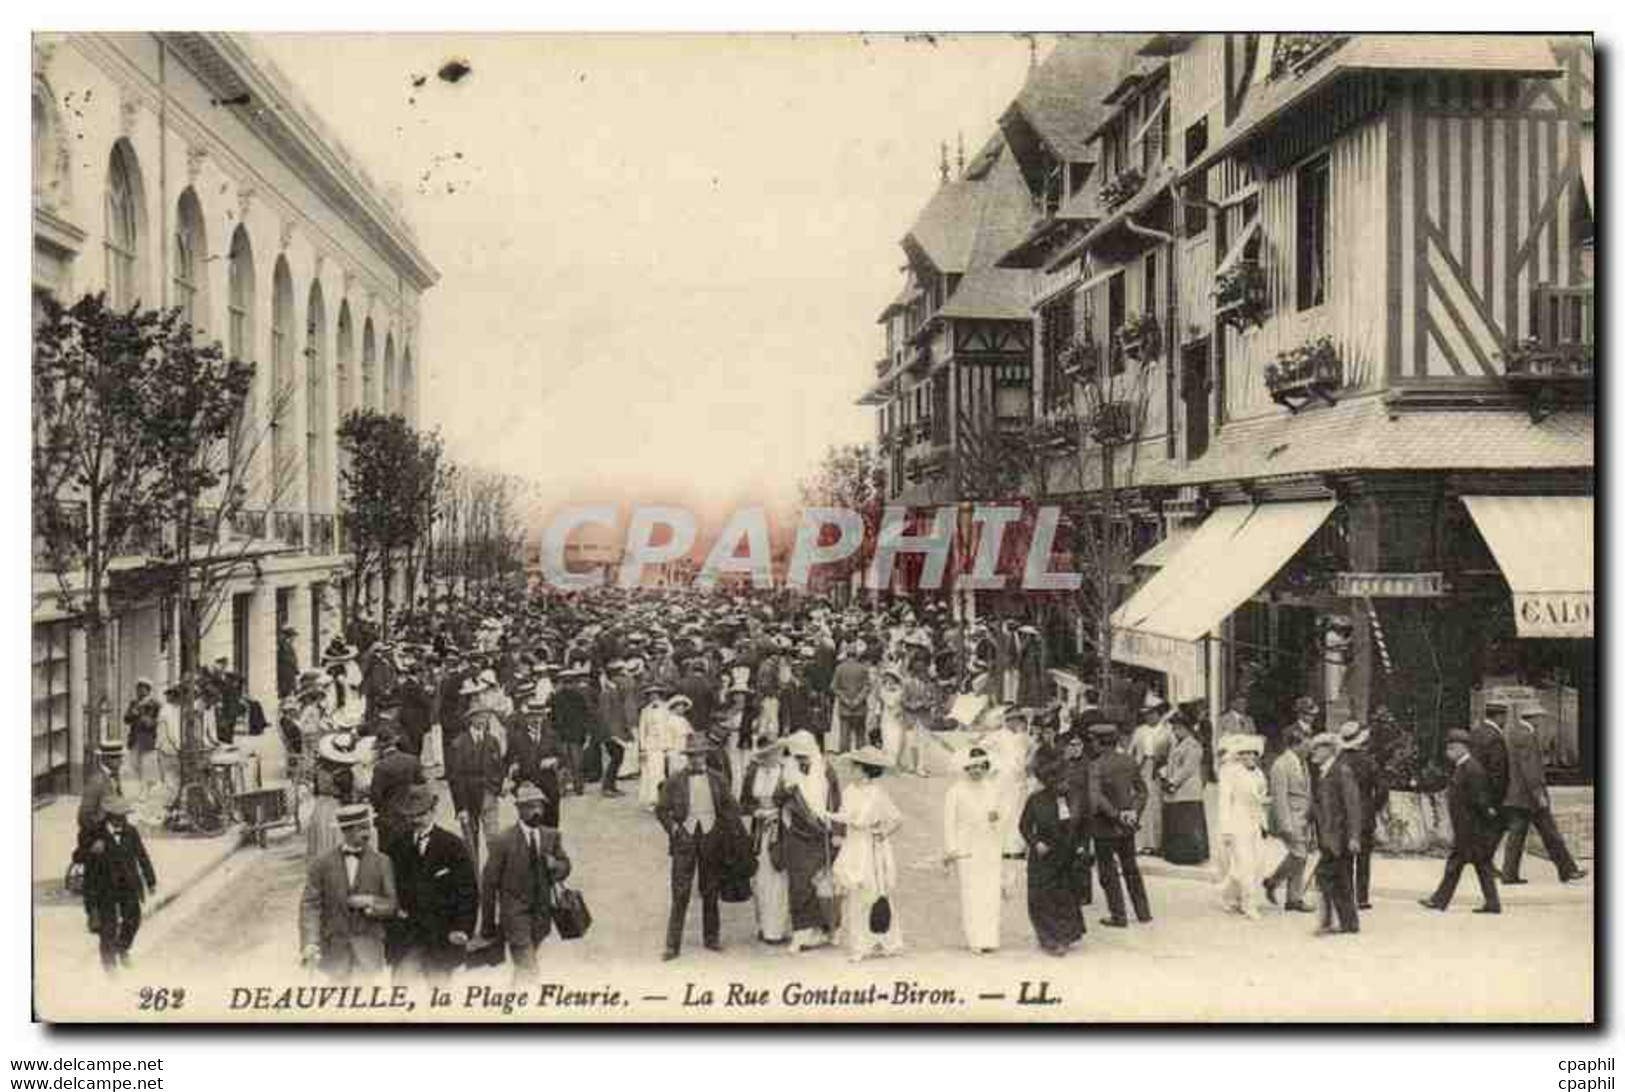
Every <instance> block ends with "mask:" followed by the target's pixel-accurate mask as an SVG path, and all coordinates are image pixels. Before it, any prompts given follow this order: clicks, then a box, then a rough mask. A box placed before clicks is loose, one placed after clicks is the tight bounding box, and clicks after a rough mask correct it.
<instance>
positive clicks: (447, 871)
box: [385, 785, 480, 984]
mask: <svg viewBox="0 0 1625 1092" xmlns="http://www.w3.org/2000/svg"><path fill="white" fill-rule="evenodd" d="M435 803H436V801H435V794H434V790H433V789H431V788H429V786H427V785H412V786H409V787H408V788H407V789H406V791H405V792H404V793H403V794H402V797H401V800H400V802H399V804H398V805H397V807H398V810H399V813H400V814H401V816H402V817H403V819H404V821H405V822H406V823H407V824H409V826H408V828H407V830H405V831H404V832H402V833H401V834H400V836H399V837H397V838H396V839H395V841H394V842H392V843H391V844H390V845H388V846H386V847H385V849H386V850H387V851H388V853H389V858H390V862H391V863H392V864H393V865H394V866H395V883H396V888H397V892H398V895H399V902H400V917H399V920H398V921H397V922H396V923H395V929H394V931H395V934H396V936H395V938H394V943H393V945H392V947H394V949H395V955H396V957H397V970H396V973H397V974H398V975H402V976H407V977H409V976H411V975H413V974H414V973H416V974H421V975H422V976H423V978H424V979H425V980H427V981H428V982H430V983H434V984H439V983H444V982H445V981H446V979H447V978H449V977H450V976H451V972H452V971H453V970H455V969H456V968H457V967H458V966H460V965H461V963H462V961H463V952H464V949H465V948H466V947H467V946H468V941H469V938H470V937H472V936H473V935H474V925H475V922H476V921H477V920H478V917H479V912H480V888H479V881H478V880H477V879H476V877H475V874H474V858H473V857H472V856H470V855H469V852H468V847H467V846H466V845H464V844H463V840H462V839H461V838H459V837H457V835H455V834H453V833H451V832H450V831H449V830H444V829H442V828H440V827H438V826H436V825H435V821H434V812H435Z"/></svg>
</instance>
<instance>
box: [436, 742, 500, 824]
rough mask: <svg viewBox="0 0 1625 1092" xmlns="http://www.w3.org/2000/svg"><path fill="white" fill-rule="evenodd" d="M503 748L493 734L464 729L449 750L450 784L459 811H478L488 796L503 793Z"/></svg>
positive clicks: (447, 760) (447, 773) (447, 774)
mask: <svg viewBox="0 0 1625 1092" xmlns="http://www.w3.org/2000/svg"><path fill="white" fill-rule="evenodd" d="M506 773H507V771H506V770H505V769H504V768H503V761H502V747H501V745H500V744H498V743H497V741H496V740H495V739H493V738H492V737H491V736H490V734H489V733H486V734H483V735H482V736H481V737H480V738H479V739H477V740H476V739H475V737H474V733H473V732H464V733H463V734H462V735H460V736H458V737H457V738H456V739H455V740H453V741H452V744H451V746H450V747H449V748H447V750H446V784H447V785H448V786H449V787H450V788H451V804H452V807H453V808H454V809H456V810H457V811H466V812H472V813H474V814H478V813H479V811H480V807H481V805H483V804H484V802H485V800H486V798H487V797H491V798H495V797H498V796H501V795H502V781H503V778H504V775H505V774H506Z"/></svg>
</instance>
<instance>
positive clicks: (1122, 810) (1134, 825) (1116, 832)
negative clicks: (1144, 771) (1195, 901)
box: [1089, 721, 1151, 929]
mask: <svg viewBox="0 0 1625 1092" xmlns="http://www.w3.org/2000/svg"><path fill="white" fill-rule="evenodd" d="M1089 736H1090V738H1091V739H1092V740H1093V742H1094V746H1095V759H1094V762H1093V764H1092V765H1093V771H1092V772H1093V775H1094V781H1093V785H1094V790H1095V791H1094V814H1093V822H1092V824H1091V825H1092V827H1093V830H1094V836H1095V866H1096V868H1098V869H1099V871H1100V886H1101V889H1102V890H1103V891H1104V892H1105V894H1106V907H1107V909H1108V911H1109V912H1110V913H1111V917H1109V918H1104V919H1102V921H1101V924H1102V925H1109V926H1111V927H1112V928H1114V929H1122V928H1124V927H1126V926H1127V925H1128V914H1127V912H1126V908H1125V907H1124V905H1123V888H1124V886H1125V885H1126V886H1127V888H1128V897H1129V902H1131V903H1133V905H1134V916H1135V917H1136V918H1137V919H1139V920H1140V921H1141V922H1149V921H1150V920H1151V900H1150V898H1149V897H1148V896H1147V895H1146V891H1145V878H1144V877H1143V876H1141V875H1140V865H1139V862H1138V861H1137V860H1136V859H1135V852H1134V832H1135V831H1136V830H1138V829H1139V826H1140V812H1141V810H1142V809H1144V807H1145V801H1146V787H1145V780H1144V779H1143V778H1142V777H1141V776H1140V770H1139V767H1138V766H1137V765H1136V764H1135V762H1134V760H1133V759H1132V758H1130V757H1129V756H1128V754H1127V753H1126V752H1125V751H1124V750H1123V747H1122V736H1121V734H1120V733H1119V732H1118V730H1117V725H1116V724H1113V723H1111V722H1110V721H1097V722H1096V723H1094V724H1091V725H1090V726H1089Z"/></svg>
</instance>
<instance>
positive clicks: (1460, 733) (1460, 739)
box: [1444, 728, 1473, 747]
mask: <svg viewBox="0 0 1625 1092" xmlns="http://www.w3.org/2000/svg"><path fill="white" fill-rule="evenodd" d="M1444 741H1445V742H1446V743H1459V744H1461V745H1462V746H1463V747H1471V746H1472V745H1473V736H1472V733H1471V732H1468V731H1466V730H1464V729H1461V728H1452V729H1450V731H1448V732H1446V733H1445V734H1444Z"/></svg>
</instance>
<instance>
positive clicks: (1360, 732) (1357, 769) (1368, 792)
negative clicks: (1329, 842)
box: [1337, 720, 1388, 910]
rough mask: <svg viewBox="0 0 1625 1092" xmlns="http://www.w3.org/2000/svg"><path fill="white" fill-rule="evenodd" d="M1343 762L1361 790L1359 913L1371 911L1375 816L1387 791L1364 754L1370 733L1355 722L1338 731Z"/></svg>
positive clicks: (1357, 873) (1356, 882) (1357, 868)
mask: <svg viewBox="0 0 1625 1092" xmlns="http://www.w3.org/2000/svg"><path fill="white" fill-rule="evenodd" d="M1337 735H1338V740H1339V741H1340V743H1341V744H1342V747H1343V760H1344V761H1345V762H1347V763H1348V764H1349V769H1351V770H1353V771H1354V783H1355V784H1356V785H1358V786H1359V787H1360V852H1359V854H1358V855H1357V856H1356V857H1355V859H1354V902H1355V905H1356V906H1357V907H1358V908H1359V909H1361V910H1369V909H1371V854H1372V852H1373V851H1374V850H1375V849H1376V847H1377V813H1378V812H1380V811H1381V810H1382V809H1383V808H1385V807H1387V806H1388V789H1387V787H1386V786H1384V785H1383V783H1382V775H1381V773H1380V772H1379V771H1378V770H1377V760H1376V759H1375V758H1373V757H1372V755H1371V752H1370V751H1368V750H1366V743H1367V742H1368V741H1369V740H1370V739H1371V729H1369V728H1367V727H1365V726H1364V725H1362V724H1361V723H1360V722H1359V721H1357V720H1351V721H1346V722H1344V724H1343V727H1342V728H1340V729H1338V733H1337Z"/></svg>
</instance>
